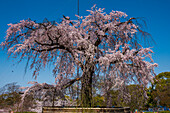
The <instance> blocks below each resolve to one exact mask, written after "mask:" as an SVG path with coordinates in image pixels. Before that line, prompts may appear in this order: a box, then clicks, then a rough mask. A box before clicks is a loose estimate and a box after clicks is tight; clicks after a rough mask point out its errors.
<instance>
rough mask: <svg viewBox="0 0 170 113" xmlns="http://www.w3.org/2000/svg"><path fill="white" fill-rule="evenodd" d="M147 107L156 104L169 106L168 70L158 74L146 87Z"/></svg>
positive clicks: (169, 77)
mask: <svg viewBox="0 0 170 113" xmlns="http://www.w3.org/2000/svg"><path fill="white" fill-rule="evenodd" d="M148 96H149V99H148V102H147V107H155V106H157V105H161V106H166V107H170V101H169V100H170V72H163V73H160V74H158V75H157V76H156V77H155V79H154V82H153V83H152V85H151V87H150V88H149V89H148Z"/></svg>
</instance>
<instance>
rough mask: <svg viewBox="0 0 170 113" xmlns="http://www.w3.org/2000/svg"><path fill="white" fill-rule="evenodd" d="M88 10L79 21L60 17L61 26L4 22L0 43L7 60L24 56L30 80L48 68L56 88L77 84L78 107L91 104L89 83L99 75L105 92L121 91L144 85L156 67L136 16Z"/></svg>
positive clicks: (93, 8) (95, 9) (54, 23)
mask: <svg viewBox="0 0 170 113" xmlns="http://www.w3.org/2000/svg"><path fill="white" fill-rule="evenodd" d="M87 11H88V12H89V13H90V14H89V15H88V16H85V17H82V16H77V17H78V20H71V19H70V17H65V16H63V17H64V18H63V19H62V22H61V23H58V22H51V21H48V20H45V21H44V22H42V23H37V22H35V21H32V20H31V19H28V20H21V21H20V22H18V23H16V24H8V25H9V28H8V30H7V35H6V39H5V41H4V42H2V43H1V45H2V46H3V48H6V49H7V50H8V53H9V55H10V56H14V57H19V58H20V59H21V60H22V59H24V58H28V61H29V63H28V64H29V65H30V68H31V69H34V73H33V76H34V77H37V75H38V74H39V71H40V70H41V69H42V68H43V67H46V65H48V64H53V65H54V69H53V74H54V75H55V76H56V83H57V84H56V85H57V86H56V87H57V88H67V87H69V86H70V85H72V84H73V83H75V82H76V81H81V99H82V102H83V103H82V105H83V106H91V100H92V84H94V83H95V82H96V81H97V80H98V78H99V77H101V78H102V81H104V82H103V83H104V84H103V85H104V86H105V88H106V89H110V88H122V90H123V89H124V88H125V86H126V85H127V84H130V83H136V84H140V85H144V86H146V85H147V84H148V82H149V81H151V80H152V78H153V75H154V67H156V66H157V64H156V63H153V60H152V57H151V54H152V53H153V51H152V50H151V49H150V48H143V47H142V45H141V43H140V38H141V39H142V37H140V36H139V35H138V34H139V33H141V34H143V35H147V33H146V32H144V31H143V30H141V26H140V24H138V18H129V17H128V16H127V14H125V13H123V12H121V11H111V12H110V13H109V14H106V13H105V12H104V9H101V8H97V7H96V6H93V7H92V8H91V10H87ZM77 70H79V71H77ZM103 91H105V90H103Z"/></svg>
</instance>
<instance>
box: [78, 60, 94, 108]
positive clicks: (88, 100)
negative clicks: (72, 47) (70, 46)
mask: <svg viewBox="0 0 170 113" xmlns="http://www.w3.org/2000/svg"><path fill="white" fill-rule="evenodd" d="M93 74H94V64H93V63H89V62H87V63H86V64H85V67H84V70H83V75H82V80H81V87H82V88H81V106H82V107H91V106H92V76H93Z"/></svg>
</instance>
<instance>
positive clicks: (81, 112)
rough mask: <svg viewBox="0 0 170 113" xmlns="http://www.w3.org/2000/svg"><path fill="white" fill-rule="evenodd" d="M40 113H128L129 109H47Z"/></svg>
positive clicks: (44, 108) (46, 107)
mask: <svg viewBox="0 0 170 113" xmlns="http://www.w3.org/2000/svg"><path fill="white" fill-rule="evenodd" d="M42 113H130V108H129V107H124V108H121V107H119V108H116V107H115V108H99V107H98V108H81V107H77V108H76V107H75V108H73V107H63V108H62V107H48V106H45V107H43V108H42Z"/></svg>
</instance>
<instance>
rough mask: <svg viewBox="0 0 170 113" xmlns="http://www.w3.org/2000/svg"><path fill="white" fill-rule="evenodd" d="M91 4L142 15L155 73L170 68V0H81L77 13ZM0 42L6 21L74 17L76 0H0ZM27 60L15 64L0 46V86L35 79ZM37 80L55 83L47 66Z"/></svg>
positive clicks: (130, 15)
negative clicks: (151, 40) (27, 67)
mask: <svg viewBox="0 0 170 113" xmlns="http://www.w3.org/2000/svg"><path fill="white" fill-rule="evenodd" d="M94 4H96V5H97V7H101V8H105V11H106V12H107V13H109V12H110V11H111V10H118V11H123V12H125V13H127V15H129V17H143V18H144V19H145V21H146V22H147V28H146V29H145V31H147V32H149V33H150V34H151V35H152V37H153V39H154V40H155V42H156V44H152V45H151V47H153V51H154V54H153V59H154V61H155V62H156V63H158V64H159V67H158V68H156V69H155V72H156V74H159V73H161V72H165V71H170V34H169V33H170V7H169V5H170V0H80V15H81V16H86V15H87V14H88V12H87V11H86V10H87V9H90V8H91V7H92V6H93V5H94ZM0 14H1V17H0V42H2V41H4V37H5V34H6V30H7V28H8V26H7V24H9V23H16V22H19V21H20V20H23V19H28V18H31V20H36V21H38V22H42V21H43V19H44V18H47V19H48V20H55V21H58V22H59V21H60V20H61V18H62V15H65V16H70V17H71V19H76V18H75V14H77V0H0ZM25 65H26V63H25V62H24V61H23V62H21V63H20V64H17V60H16V59H14V58H8V56H7V52H6V51H2V50H1V49H0V87H2V86H3V85H5V84H7V83H11V82H18V84H19V85H22V86H27V82H28V81H34V79H33V78H32V71H31V70H27V73H26V74H25V75H24V70H25ZM36 81H38V82H40V83H43V82H47V83H54V77H53V76H52V72H51V68H50V66H49V67H47V68H46V69H44V70H42V71H41V73H40V76H38V78H37V80H36Z"/></svg>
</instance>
